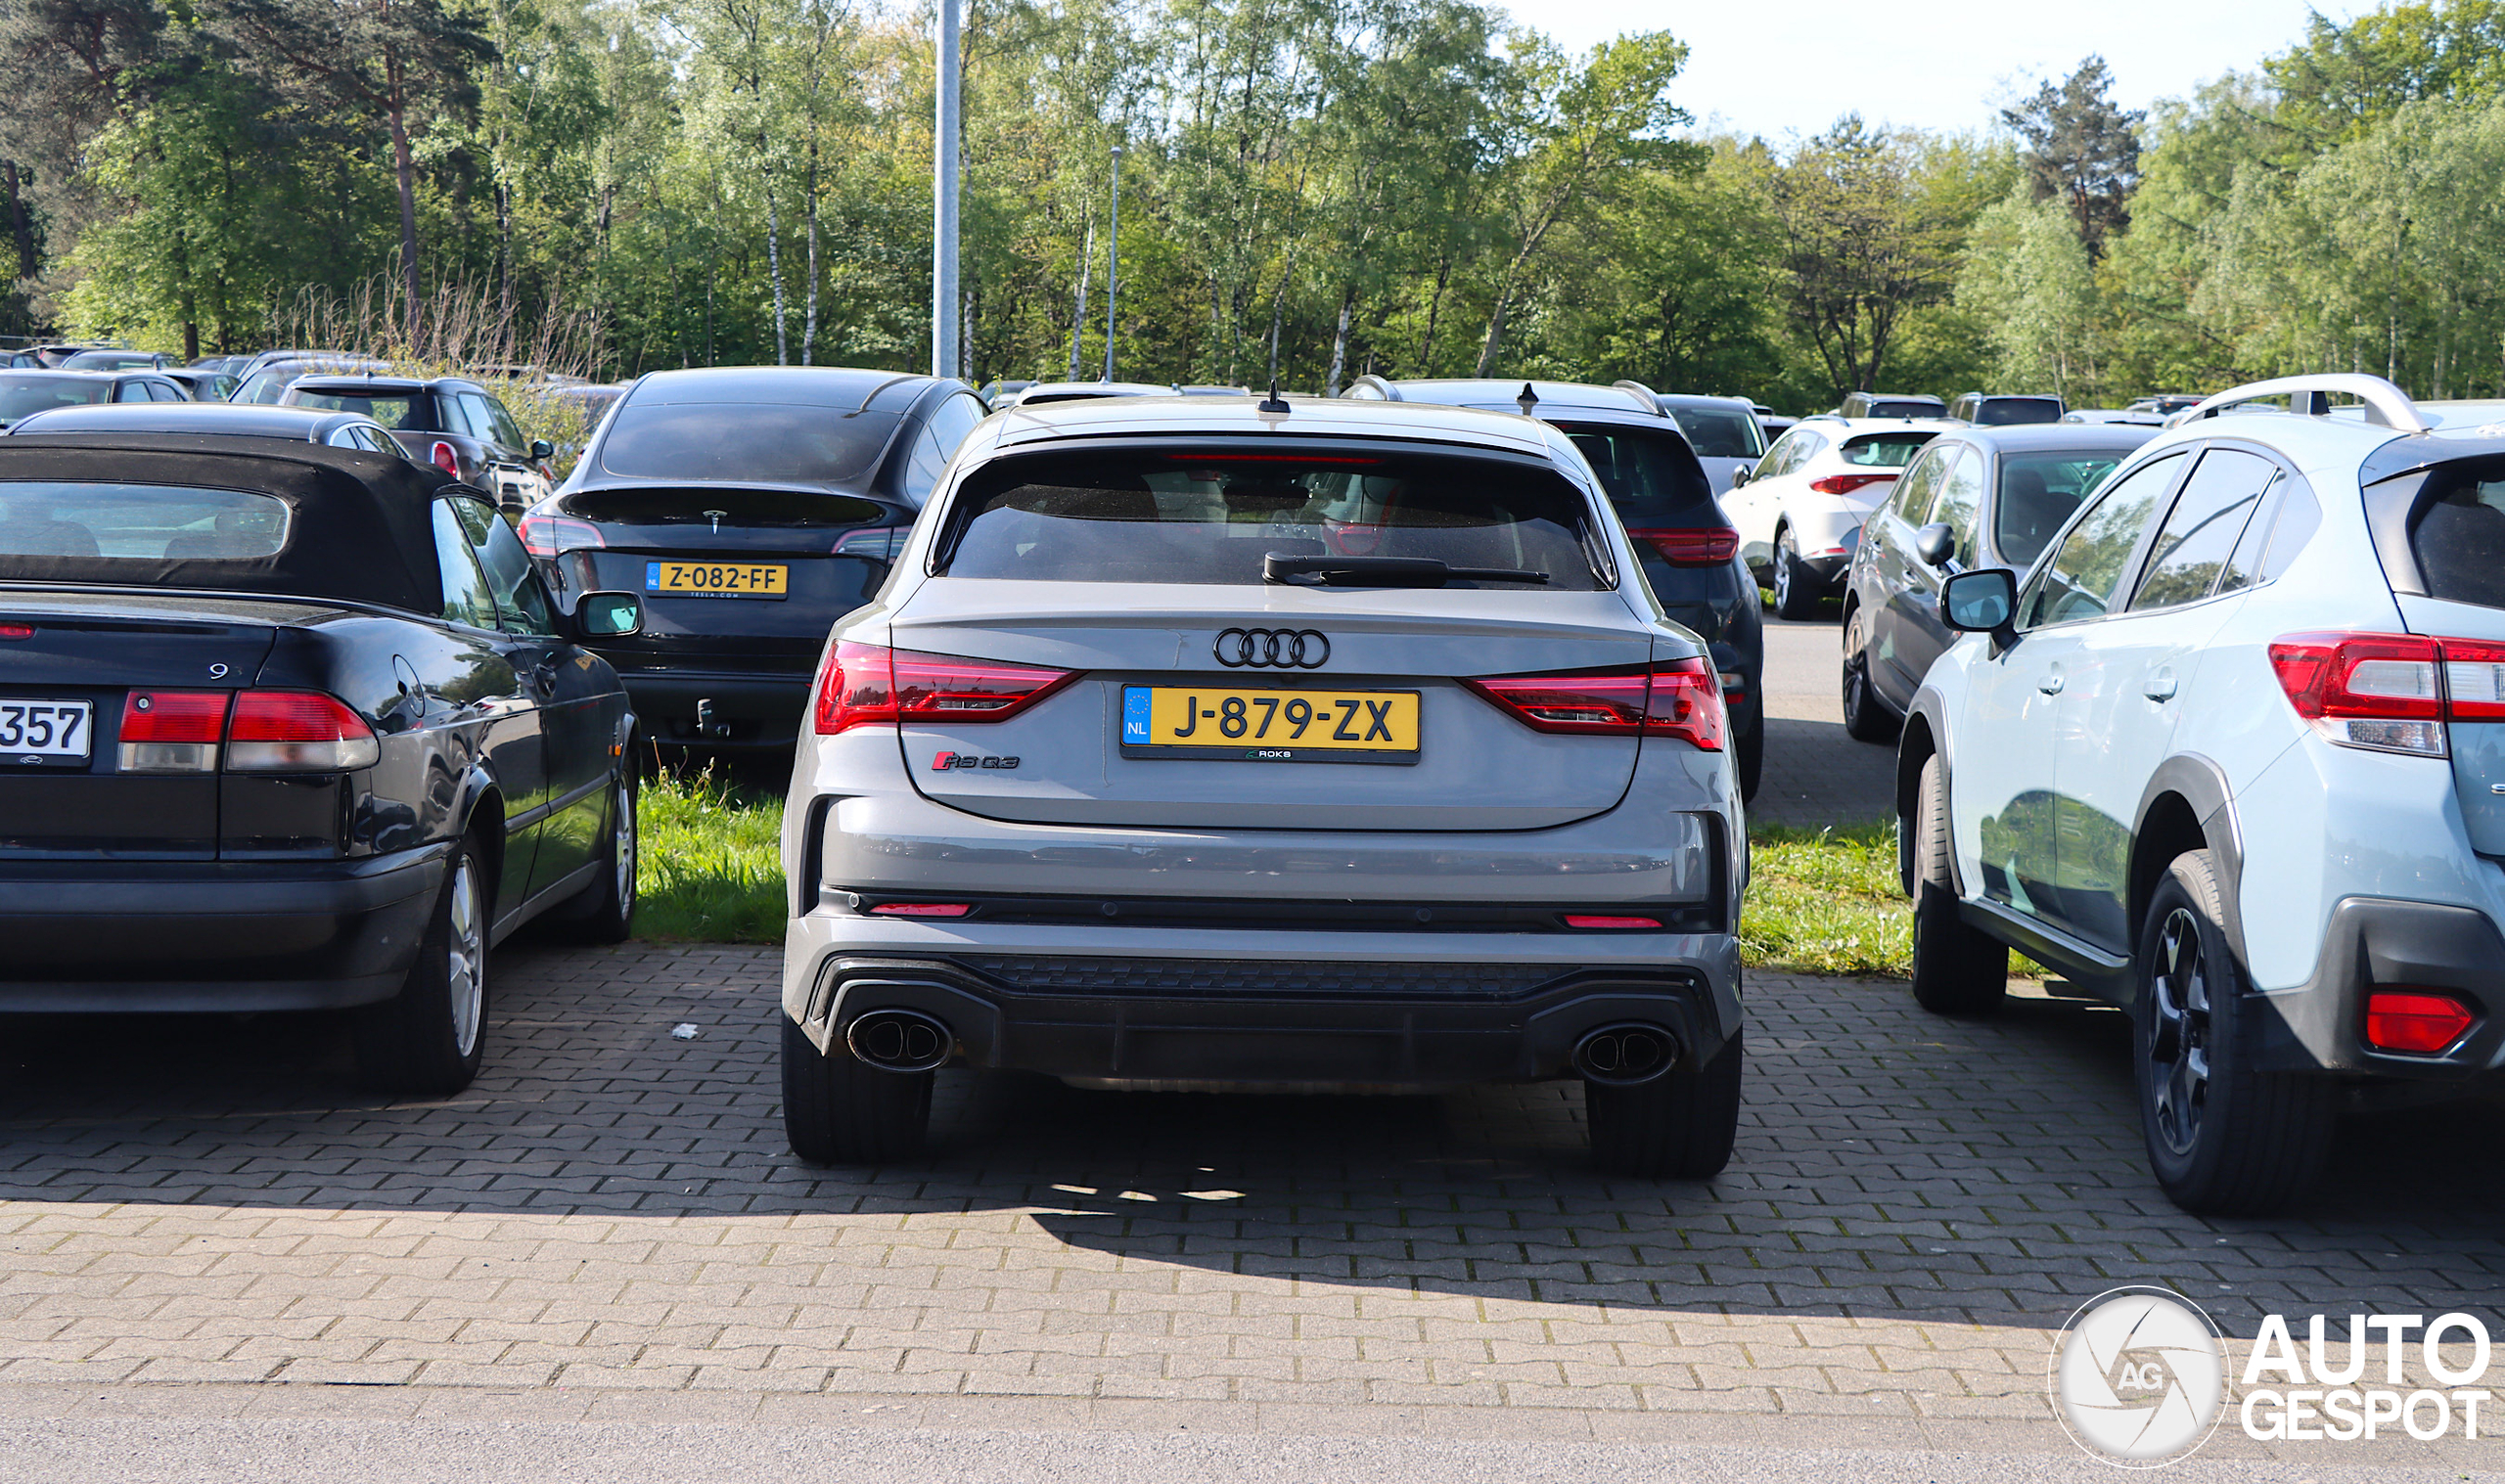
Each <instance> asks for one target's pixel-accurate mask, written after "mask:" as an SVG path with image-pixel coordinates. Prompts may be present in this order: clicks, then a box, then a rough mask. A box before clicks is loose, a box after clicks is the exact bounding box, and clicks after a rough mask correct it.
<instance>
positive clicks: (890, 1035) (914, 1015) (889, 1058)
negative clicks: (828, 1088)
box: [843, 1010, 957, 1072]
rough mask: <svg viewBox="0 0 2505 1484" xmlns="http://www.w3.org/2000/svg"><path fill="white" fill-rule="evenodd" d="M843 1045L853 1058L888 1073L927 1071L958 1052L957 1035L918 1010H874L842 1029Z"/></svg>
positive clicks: (942, 1022) (855, 1018)
mask: <svg viewBox="0 0 2505 1484" xmlns="http://www.w3.org/2000/svg"><path fill="white" fill-rule="evenodd" d="M843 1044H844V1046H845V1047H846V1048H847V1049H849V1050H850V1051H851V1053H852V1055H853V1057H854V1058H855V1059H857V1060H861V1061H865V1062H868V1063H869V1064H870V1065H872V1066H875V1067H877V1068H879V1069H880V1070H881V1071H888V1072H928V1071H934V1070H936V1069H937V1068H938V1067H940V1066H941V1065H942V1064H944V1063H945V1062H946V1061H947V1059H948V1057H950V1056H951V1055H952V1054H954V1053H955V1051H956V1049H957V1035H956V1032H954V1031H952V1030H950V1029H948V1027H947V1024H946V1023H945V1022H944V1021H941V1020H939V1019H936V1018H934V1016H931V1015H926V1014H924V1013H923V1012H920V1011H918V1010H874V1011H870V1012H867V1013H865V1014H861V1015H858V1016H855V1017H854V1018H853V1021H852V1023H851V1025H849V1026H847V1027H845V1029H844V1032H843Z"/></svg>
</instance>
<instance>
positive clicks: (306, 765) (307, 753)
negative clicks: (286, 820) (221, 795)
mask: <svg viewBox="0 0 2505 1484" xmlns="http://www.w3.org/2000/svg"><path fill="white" fill-rule="evenodd" d="M381 755H382V747H381V744H379V743H378V742H375V740H374V729H373V728H372V727H369V726H367V725H366V724H365V718H364V717H361V716H359V715H357V714H356V713H355V712H354V711H351V710H349V709H348V708H347V707H346V706H345V705H344V704H342V702H340V701H339V700H337V699H334V698H333V697H328V696H325V695H323V694H322V693H321V692H319V691H246V692H244V693H243V694H241V695H239V696H237V697H235V714H234V718H233V719H232V720H230V721H229V722H228V723H227V724H226V769H227V771H228V772H230V773H344V772H347V771H349V770H351V769H355V768H370V767H373V766H374V762H375V759H376V758H378V757H380V756H381Z"/></svg>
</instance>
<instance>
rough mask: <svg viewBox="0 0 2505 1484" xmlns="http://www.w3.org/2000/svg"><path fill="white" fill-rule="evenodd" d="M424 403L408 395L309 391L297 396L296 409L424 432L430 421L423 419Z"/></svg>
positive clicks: (402, 393) (404, 393) (400, 393)
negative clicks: (360, 417)
mask: <svg viewBox="0 0 2505 1484" xmlns="http://www.w3.org/2000/svg"><path fill="white" fill-rule="evenodd" d="M420 400H421V399H420V398H418V397H416V396H413V395H411V394H409V393H407V392H394V393H392V394H390V395H388V396H381V395H377V394H375V393H373V392H365V391H306V392H298V393H296V405H297V406H298V407H319V408H322V409H324V410H326V411H330V412H353V413H359V414H362V415H364V416H366V417H369V418H372V419H373V420H374V421H376V422H377V423H380V424H382V425H383V426H384V427H407V428H415V429H424V428H425V427H427V425H428V423H429V422H430V420H429V419H428V418H426V417H423V416H421V415H420V414H421V411H422V409H421V407H420Z"/></svg>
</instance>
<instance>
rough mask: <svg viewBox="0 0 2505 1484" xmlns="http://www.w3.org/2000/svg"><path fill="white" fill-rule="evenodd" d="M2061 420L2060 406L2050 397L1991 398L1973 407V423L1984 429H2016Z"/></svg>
mask: <svg viewBox="0 0 2505 1484" xmlns="http://www.w3.org/2000/svg"><path fill="white" fill-rule="evenodd" d="M2061 420H2062V404H2061V403H2059V402H2057V401H2055V400H2053V399H2052V398H2051V397H1991V398H1987V399H1983V400H1981V401H1979V402H1977V404H1976V407H1975V421H1976V422H1977V423H1979V424H1981V425H1982V426H1983V427H2019V426H2022V425H2025V424H2029V423H2058V422H2060V421H2061Z"/></svg>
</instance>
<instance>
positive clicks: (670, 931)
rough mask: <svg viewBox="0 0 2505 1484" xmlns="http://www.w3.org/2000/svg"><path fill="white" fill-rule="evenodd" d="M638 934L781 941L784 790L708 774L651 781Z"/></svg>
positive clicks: (639, 872)
mask: <svg viewBox="0 0 2505 1484" xmlns="http://www.w3.org/2000/svg"><path fill="white" fill-rule="evenodd" d="M639 823H640V824H641V825H642V827H643V850H642V855H641V858H640V859H639V860H638V862H637V866H636V883H637V886H638V888H639V889H640V890H641V892H642V900H641V901H640V902H639V903H637V905H636V908H635V936H637V937H639V938H646V939H650V940H653V941H657V942H682V943H780V942H782V941H783V922H784V914H785V909H784V906H783V861H782V856H781V836H782V832H783V795H782V793H781V792H780V791H779V790H774V789H765V788H744V787H734V786H732V785H731V784H729V783H727V782H725V781H723V780H721V779H719V778H716V777H715V776H714V775H713V773H712V771H711V770H710V769H707V770H706V771H704V772H702V773H692V774H672V773H662V774H661V775H660V776H659V777H656V778H649V779H646V780H645V781H644V802H643V810H642V817H641V819H640V821H639Z"/></svg>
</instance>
